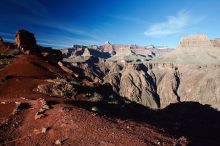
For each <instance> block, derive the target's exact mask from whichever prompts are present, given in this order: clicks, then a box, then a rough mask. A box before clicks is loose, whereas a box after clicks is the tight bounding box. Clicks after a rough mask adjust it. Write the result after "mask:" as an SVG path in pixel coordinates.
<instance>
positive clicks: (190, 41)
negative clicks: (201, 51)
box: [178, 34, 214, 49]
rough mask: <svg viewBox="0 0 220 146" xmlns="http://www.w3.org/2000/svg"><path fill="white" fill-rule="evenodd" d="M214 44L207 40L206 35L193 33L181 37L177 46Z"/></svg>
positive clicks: (191, 46) (209, 46)
mask: <svg viewBox="0 0 220 146" xmlns="http://www.w3.org/2000/svg"><path fill="white" fill-rule="evenodd" d="M212 47H214V44H213V43H212V42H211V41H210V40H209V38H208V36H207V35H204V34H194V35H190V36H187V37H183V38H182V39H181V41H180V44H179V46H178V48H184V49H187V48H212Z"/></svg>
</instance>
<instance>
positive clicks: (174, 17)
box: [0, 0, 220, 48]
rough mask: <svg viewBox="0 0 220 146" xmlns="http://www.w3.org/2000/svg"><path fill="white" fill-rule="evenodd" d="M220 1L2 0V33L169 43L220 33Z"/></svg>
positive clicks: (48, 41) (44, 40)
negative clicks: (194, 36)
mask: <svg viewBox="0 0 220 146" xmlns="http://www.w3.org/2000/svg"><path fill="white" fill-rule="evenodd" d="M219 8H220V0H1V3H0V35H1V36H3V38H4V39H5V40H9V41H13V39H14V35H15V32H16V30H18V29H27V30H29V31H31V32H34V34H35V36H36V38H37V42H38V44H41V45H44V46H52V47H54V48H63V47H71V46H72V45H73V44H83V45H91V44H97V45H101V44H103V43H104V42H105V41H110V42H111V43H113V44H137V45H149V44H154V45H165V46H172V47H175V46H176V45H177V44H178V43H179V39H180V37H181V36H185V35H189V34H193V33H205V34H207V35H208V36H209V37H210V38H219V37H220V29H219V26H220V9H219Z"/></svg>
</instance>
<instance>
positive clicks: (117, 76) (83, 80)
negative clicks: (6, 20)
mask: <svg viewBox="0 0 220 146" xmlns="http://www.w3.org/2000/svg"><path fill="white" fill-rule="evenodd" d="M165 48H166V49H159V47H156V46H153V45H149V46H138V45H117V44H111V43H110V42H105V43H104V45H101V46H97V45H92V46H82V45H73V47H71V48H65V49H61V50H55V49H52V48H48V47H43V46H39V45H38V44H37V41H36V38H35V35H34V34H33V33H31V32H29V31H27V30H18V31H17V32H16V35H15V42H14V43H12V42H5V41H4V39H3V38H1V37H0V52H1V55H0V110H1V113H0V144H2V145H164V146H167V145H183V146H184V145H216V144H219V139H218V135H219V130H220V126H219V122H220V118H219V117H220V116H219V115H220V112H219V110H220V43H219V39H214V40H209V38H208V36H206V35H204V34H196V35H190V36H187V37H183V38H182V39H181V40H180V43H179V45H178V47H177V48H176V49H171V48H169V47H165Z"/></svg>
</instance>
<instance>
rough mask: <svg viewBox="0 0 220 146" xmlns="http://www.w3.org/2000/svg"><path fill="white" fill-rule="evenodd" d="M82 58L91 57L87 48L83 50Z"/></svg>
mask: <svg viewBox="0 0 220 146" xmlns="http://www.w3.org/2000/svg"><path fill="white" fill-rule="evenodd" d="M82 56H84V57H89V56H91V54H90V52H89V49H88V48H85V49H84V52H83V54H82Z"/></svg>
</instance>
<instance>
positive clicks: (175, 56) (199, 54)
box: [153, 34, 220, 64]
mask: <svg viewBox="0 0 220 146" xmlns="http://www.w3.org/2000/svg"><path fill="white" fill-rule="evenodd" d="M153 62H169V63H181V64H219V62H220V46H219V45H218V42H217V41H211V40H209V39H208V36H207V35H203V34H197V35H190V36H187V37H183V38H182V39H181V41H180V44H179V45H178V47H177V48H176V50H174V51H172V52H170V53H167V54H165V55H163V56H160V57H158V58H156V59H155V60H153Z"/></svg>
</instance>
